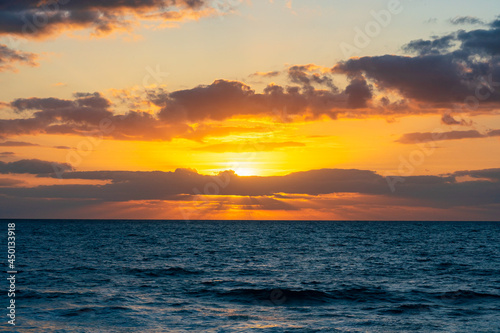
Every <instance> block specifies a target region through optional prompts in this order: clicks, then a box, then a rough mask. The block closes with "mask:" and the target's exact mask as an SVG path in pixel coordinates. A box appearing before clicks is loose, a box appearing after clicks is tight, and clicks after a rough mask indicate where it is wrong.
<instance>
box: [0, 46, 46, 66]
mask: <svg viewBox="0 0 500 333" xmlns="http://www.w3.org/2000/svg"><path fill="white" fill-rule="evenodd" d="M37 58H38V56H37V55H36V54H33V53H30V52H22V51H18V50H13V49H10V48H8V47H7V45H4V44H0V72H3V71H6V70H15V67H14V65H15V64H16V63H17V64H20V65H28V66H38V64H37V62H36V59H37Z"/></svg>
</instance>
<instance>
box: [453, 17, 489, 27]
mask: <svg viewBox="0 0 500 333" xmlns="http://www.w3.org/2000/svg"><path fill="white" fill-rule="evenodd" d="M450 23H451V24H454V25H464V24H484V21H483V20H481V19H479V18H477V17H474V16H457V17H454V18H452V19H450Z"/></svg>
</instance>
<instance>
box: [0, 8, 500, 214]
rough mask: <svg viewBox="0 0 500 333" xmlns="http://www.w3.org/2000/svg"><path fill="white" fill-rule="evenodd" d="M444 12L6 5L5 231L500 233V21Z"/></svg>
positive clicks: (0, 144) (1, 210)
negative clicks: (494, 226)
mask: <svg viewBox="0 0 500 333" xmlns="http://www.w3.org/2000/svg"><path fill="white" fill-rule="evenodd" d="M159 2H162V1H159ZM446 2H447V1H444V2H443V3H441V4H439V5H437V4H434V5H431V6H434V7H435V8H426V6H424V5H422V4H418V3H412V2H407V1H400V2H399V1H398V2H397V3H398V4H397V5H394V4H393V5H389V3H388V2H384V1H375V2H370V3H369V5H368V4H367V6H366V7H363V8H359V7H357V6H355V5H352V4H351V5H348V4H344V3H342V4H341V3H340V2H339V3H336V2H326V1H315V2H306V1H293V2H284V1H282V2H279V1H274V2H269V3H268V2H259V3H257V2H250V1H248V2H245V1H228V2H227V3H226V2H224V6H222V5H221V1H209V0H206V1H201V2H200V3H199V4H198V5H193V4H192V3H191V2H188V1H179V2H178V4H177V6H176V7H173V6H168V5H167V6H163V7H162V6H155V5H146V4H135V5H123V3H121V2H119V1H116V2H115V1H111V2H110V3H109V4H108V7H103V6H102V4H100V2H98V1H89V2H85V3H83V2H82V3H80V2H78V1H75V2H73V3H64V4H63V3H58V4H57V8H55V9H54V10H47V8H44V7H43V4H38V5H37V6H34V7H26V8H23V5H22V4H18V5H14V4H12V5H7V7H8V6H11V7H9V8H5V9H2V10H3V11H4V14H5V15H11V16H12V17H11V19H10V21H5V22H10V23H0V37H1V40H0V80H2V86H3V87H5V89H3V91H2V92H1V93H0V200H1V201H0V218H15V217H22V218H73V217H75V216H76V217H79V218H134V219H136V218H155V219H185V220H193V219H355V220H359V219H363V220H365V219H367V220H371V219H375V220H386V219H390V220H398V219H401V220H406V219H410V220H415V219H416V220H418V219H425V220H429V219H438V220H456V219H459V220H460V219H465V220H496V219H498V213H499V207H500V183H499V180H500V169H499V156H498V153H497V152H498V151H499V149H498V148H499V143H500V141H499V140H500V118H499V117H498V109H499V106H500V90H499V89H500V52H499V51H498V50H499V46H500V44H499V42H498V41H499V40H500V38H499V37H500V21H499V20H498V19H496V18H495V15H493V16H492V13H491V11H490V10H486V8H487V7H488V5H490V1H486V0H485V1H483V2H484V4H483V6H474V8H472V7H470V4H468V3H466V2H464V5H463V6H454V7H453V8H454V9H453V13H451V12H450V11H449V10H447V9H446V7H445V3H446ZM111 11H112V12H113V13H114V14H115V15H114V16H109V15H104V14H106V13H109V12H111ZM62 13H66V14H64V15H62ZM84 13H86V16H85V18H83V16H82V17H79V15H83V14H84ZM472 14H473V15H472ZM22 15H24V16H25V17H27V19H28V22H31V23H32V24H31V25H29V26H26V22H24V21H26V20H24V21H20V20H19V18H20V17H21V16H22ZM103 15H104V16H103ZM37 17H38V19H40V18H45V19H46V20H45V21H43V22H42V23H40V22H38V21H36V19H37ZM92 17H94V19H91V18H92ZM97 17H101V18H100V19H97ZM348 17H351V18H350V19H348ZM89 18H90V19H89ZM30 20H31V21H30ZM34 20H35V21H34ZM381 20H382V21H381ZM384 20H385V21H384ZM36 22H38V23H36ZM277 22H279V23H277ZM35 23H36V24H35ZM287 29H288V30H287ZM370 29H372V30H370ZM403 32H405V33H403ZM228 170H231V171H228Z"/></svg>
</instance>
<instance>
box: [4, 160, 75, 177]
mask: <svg viewBox="0 0 500 333" xmlns="http://www.w3.org/2000/svg"><path fill="white" fill-rule="evenodd" d="M71 170H73V168H72V167H71V165H69V164H66V163H55V162H48V161H41V160H38V159H31V160H19V161H15V162H1V161H0V173H20V174H22V173H28V174H34V175H42V174H52V173H56V172H64V171H71Z"/></svg>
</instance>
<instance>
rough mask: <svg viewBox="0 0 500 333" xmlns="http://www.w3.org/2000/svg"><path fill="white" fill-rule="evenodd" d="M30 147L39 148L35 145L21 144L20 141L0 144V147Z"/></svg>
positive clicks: (29, 143)
mask: <svg viewBox="0 0 500 333" xmlns="http://www.w3.org/2000/svg"><path fill="white" fill-rule="evenodd" d="M32 146H40V145H39V144H36V143H31V142H22V141H5V142H0V147H32Z"/></svg>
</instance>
